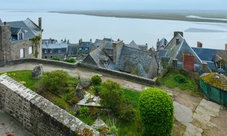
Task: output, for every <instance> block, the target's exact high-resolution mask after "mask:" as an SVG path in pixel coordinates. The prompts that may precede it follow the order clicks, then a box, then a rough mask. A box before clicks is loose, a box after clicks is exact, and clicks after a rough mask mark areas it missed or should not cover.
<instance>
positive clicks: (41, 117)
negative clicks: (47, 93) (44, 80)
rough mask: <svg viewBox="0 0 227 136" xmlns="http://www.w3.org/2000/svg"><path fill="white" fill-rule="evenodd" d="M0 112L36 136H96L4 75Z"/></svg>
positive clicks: (90, 130) (0, 78) (79, 122)
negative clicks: (90, 135)
mask: <svg viewBox="0 0 227 136" xmlns="http://www.w3.org/2000/svg"><path fill="white" fill-rule="evenodd" d="M0 108H1V109H2V110H3V111H5V112H7V113H8V114H9V115H11V116H12V117H14V118H15V119H16V120H17V121H18V122H19V123H20V124H21V125H22V126H23V127H24V128H26V129H27V130H29V131H30V132H31V133H33V134H35V135H38V136H77V135H81V134H82V133H83V132H84V131H89V132H91V133H92V135H93V136H98V135H99V132H97V131H95V130H94V129H92V128H91V127H90V126H88V125H86V124H85V123H83V122H82V121H80V120H79V119H77V118H76V117H74V116H72V115H70V114H69V113H67V112H66V111H64V110H63V109H61V108H59V107H58V106H56V105H54V104H53V103H51V102H50V101H48V100H47V99H45V98H44V97H42V96H40V95H38V94H37V93H35V92H33V91H31V90H30V89H28V88H26V87H25V86H24V85H22V84H21V83H19V82H16V81H14V80H13V79H11V78H10V77H8V76H7V75H4V74H3V75H0Z"/></svg>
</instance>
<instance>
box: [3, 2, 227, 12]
mask: <svg viewBox="0 0 227 136" xmlns="http://www.w3.org/2000/svg"><path fill="white" fill-rule="evenodd" d="M226 5H227V0H36V1H34V0H0V10H1V9H5V10H107V9H108V10H227V9H226Z"/></svg>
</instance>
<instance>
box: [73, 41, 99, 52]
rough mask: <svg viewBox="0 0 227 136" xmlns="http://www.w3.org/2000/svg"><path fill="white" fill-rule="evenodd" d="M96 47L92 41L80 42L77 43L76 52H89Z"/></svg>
mask: <svg viewBox="0 0 227 136" xmlns="http://www.w3.org/2000/svg"><path fill="white" fill-rule="evenodd" d="M95 48H96V47H95V46H94V44H93V43H92V42H81V43H80V44H79V47H78V50H77V52H76V54H89V53H90V52H91V51H92V50H94V49H95Z"/></svg>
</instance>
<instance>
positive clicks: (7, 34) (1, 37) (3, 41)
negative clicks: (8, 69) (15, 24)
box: [0, 22, 11, 67]
mask: <svg viewBox="0 0 227 136" xmlns="http://www.w3.org/2000/svg"><path fill="white" fill-rule="evenodd" d="M10 29H11V28H10V25H7V24H6V22H4V24H3V25H0V67H3V66H5V65H6V61H7V60H8V59H9V58H10V54H11V53H10V50H11V47H10V40H11V31H10Z"/></svg>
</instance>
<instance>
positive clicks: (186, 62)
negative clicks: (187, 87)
mask: <svg viewBox="0 0 227 136" xmlns="http://www.w3.org/2000/svg"><path fill="white" fill-rule="evenodd" d="M183 66H184V69H186V70H189V71H194V56H193V55H190V54H183Z"/></svg>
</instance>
